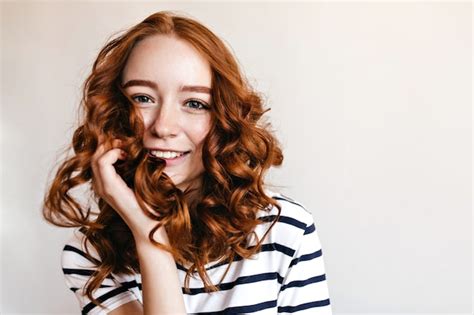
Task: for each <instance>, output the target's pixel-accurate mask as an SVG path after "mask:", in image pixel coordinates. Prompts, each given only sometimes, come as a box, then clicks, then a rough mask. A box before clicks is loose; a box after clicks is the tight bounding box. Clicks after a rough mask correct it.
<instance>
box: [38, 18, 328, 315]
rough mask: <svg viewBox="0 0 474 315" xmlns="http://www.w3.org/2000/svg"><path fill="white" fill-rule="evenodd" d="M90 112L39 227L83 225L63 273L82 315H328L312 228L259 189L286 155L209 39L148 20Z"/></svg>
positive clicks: (96, 87) (87, 93)
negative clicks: (84, 191)
mask: <svg viewBox="0 0 474 315" xmlns="http://www.w3.org/2000/svg"><path fill="white" fill-rule="evenodd" d="M81 105H82V108H83V110H84V116H83V118H82V121H81V123H80V125H79V127H78V128H77V130H76V131H75V133H74V136H73V139H72V146H73V148H74V152H75V153H74V156H73V157H71V158H69V159H67V160H65V161H64V162H63V163H62V164H61V165H60V167H59V170H58V172H57V174H56V177H55V178H54V180H53V181H52V183H51V186H50V188H49V191H48V193H47V195H46V196H45V207H44V217H45V218H46V219H47V220H48V221H50V222H52V223H53V224H56V225H58V226H63V227H77V229H75V230H74V231H73V233H72V236H71V238H70V239H69V240H68V241H67V244H66V245H65V247H64V249H63V252H62V253H63V254H62V267H63V272H64V275H65V279H66V283H67V285H68V287H69V288H70V289H71V290H72V291H73V292H74V294H75V296H76V297H77V298H78V300H79V303H80V307H81V309H82V313H83V314H167V313H173V314H185V313H193V314H194V313H199V314H210V313H229V314H230V313H234V314H235V313H260V314H274V313H277V312H278V313H294V312H297V313H305V312H306V313H308V314H331V305H330V302H329V293H328V287H327V282H326V276H325V268H324V262H323V257H322V251H321V244H320V241H319V238H318V236H317V233H316V230H315V226H314V222H313V217H312V215H311V214H310V213H309V212H308V211H307V210H305V208H304V207H303V206H301V205H300V204H299V203H298V202H295V201H293V200H291V199H290V198H288V197H285V196H283V195H281V194H278V193H275V192H272V191H271V190H269V189H268V188H266V187H264V175H265V173H266V171H267V170H268V169H269V168H270V167H271V166H278V165H281V163H282V160H283V155H282V152H281V149H280V147H279V145H278V142H277V141H276V139H275V138H274V136H273V135H272V133H271V131H270V130H269V128H270V125H269V124H264V123H262V119H261V117H262V115H263V114H264V113H265V112H266V110H264V109H263V104H262V99H261V97H260V96H259V94H258V93H257V92H255V91H253V90H252V88H251V87H250V86H249V84H248V83H247V82H246V81H245V80H244V78H243V76H242V74H241V72H240V70H239V68H238V65H237V63H236V61H235V59H234V57H233V56H232V54H231V53H230V51H229V49H228V48H227V47H226V46H225V45H224V44H223V42H222V41H221V40H220V39H219V38H218V37H216V35H214V34H213V33H212V32H211V31H210V30H209V29H207V28H206V27H205V26H203V25H202V24H200V23H198V22H197V21H195V20H193V19H190V18H187V17H184V16H180V15H177V14H174V13H171V12H158V13H155V14H153V15H151V16H149V17H148V18H146V19H145V20H144V21H143V22H141V23H139V24H138V25H136V26H134V27H132V28H131V29H130V30H128V31H126V32H124V34H122V35H120V36H118V37H116V38H115V39H112V40H111V41H110V42H109V43H108V44H107V45H106V46H105V47H104V48H103V49H102V50H101V51H100V53H99V55H98V57H97V60H96V61H95V63H94V65H93V69H92V73H91V74H90V76H89V77H88V78H87V80H86V82H85V85H84V94H83V99H82V102H81ZM83 184H84V185H88V184H90V186H89V187H90V189H91V191H92V193H93V194H92V196H91V197H92V200H93V201H95V202H97V205H98V210H99V211H96V212H94V211H93V210H94V209H93V207H90V206H85V205H83V204H81V203H80V202H79V201H77V200H76V199H74V198H73V197H72V196H71V194H70V191H71V189H73V188H75V187H77V186H80V185H83Z"/></svg>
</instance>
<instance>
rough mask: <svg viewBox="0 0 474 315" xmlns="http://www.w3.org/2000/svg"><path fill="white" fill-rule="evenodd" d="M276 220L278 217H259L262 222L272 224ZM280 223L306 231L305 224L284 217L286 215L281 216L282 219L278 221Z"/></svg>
mask: <svg viewBox="0 0 474 315" xmlns="http://www.w3.org/2000/svg"><path fill="white" fill-rule="evenodd" d="M275 218H276V215H267V216H262V217H259V218H258V219H259V220H260V221H262V222H272V221H273V220H275ZM278 222H282V223H286V224H289V225H292V226H294V227H297V228H298V229H301V230H304V229H305V228H306V224H305V223H303V222H301V221H298V220H296V219H294V218H291V217H287V216H284V215H281V216H280V218H279V219H278Z"/></svg>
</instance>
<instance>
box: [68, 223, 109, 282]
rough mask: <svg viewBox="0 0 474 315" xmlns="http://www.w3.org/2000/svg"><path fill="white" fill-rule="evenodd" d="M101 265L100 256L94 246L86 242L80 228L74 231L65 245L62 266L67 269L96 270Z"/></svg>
mask: <svg viewBox="0 0 474 315" xmlns="http://www.w3.org/2000/svg"><path fill="white" fill-rule="evenodd" d="M99 263H100V256H99V254H98V253H97V251H96V250H95V248H94V247H93V246H91V245H90V244H89V243H88V242H86V236H85V234H84V233H83V232H82V230H81V229H80V228H78V229H74V230H73V231H72V232H71V234H70V236H69V238H68V239H67V240H66V242H65V243H64V247H63V249H62V255H61V265H62V267H63V271H65V273H66V272H67V271H68V270H64V269H65V268H66V269H68V268H74V267H76V268H77V267H79V268H94V267H97V264H99Z"/></svg>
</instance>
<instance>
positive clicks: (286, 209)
mask: <svg viewBox="0 0 474 315" xmlns="http://www.w3.org/2000/svg"><path fill="white" fill-rule="evenodd" d="M265 193H266V194H267V196H269V197H271V198H272V199H273V200H275V201H276V202H277V204H278V205H279V206H280V209H281V211H280V216H279V217H278V220H277V221H276V222H275V224H274V225H273V227H272V228H271V230H270V231H269V235H268V239H267V242H269V243H276V244H280V245H284V246H285V247H288V248H291V249H293V250H294V249H295V247H298V244H299V243H300V242H301V240H302V238H303V236H304V235H306V234H309V233H312V232H314V231H315V225H314V219H313V215H312V214H311V212H309V211H308V210H307V208H306V207H305V206H304V205H303V204H302V203H301V202H298V201H296V200H294V199H293V198H290V197H288V196H285V195H283V194H281V193H277V192H274V191H271V190H268V189H266V190H265ZM278 212H279V209H278V208H277V207H276V206H273V207H272V208H271V209H269V211H266V210H260V211H259V213H258V215H257V216H258V218H259V219H260V221H262V224H259V225H258V227H257V228H256V231H257V233H258V235H259V236H263V235H264V233H265V232H266V231H267V230H268V229H269V228H270V224H271V223H272V222H273V221H274V220H275V219H276V217H277V215H278Z"/></svg>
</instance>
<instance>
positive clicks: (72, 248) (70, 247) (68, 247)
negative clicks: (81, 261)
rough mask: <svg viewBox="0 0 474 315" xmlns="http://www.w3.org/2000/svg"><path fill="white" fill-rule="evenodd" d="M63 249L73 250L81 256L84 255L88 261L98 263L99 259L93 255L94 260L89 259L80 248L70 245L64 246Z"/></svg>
mask: <svg viewBox="0 0 474 315" xmlns="http://www.w3.org/2000/svg"><path fill="white" fill-rule="evenodd" d="M63 251H70V252H75V253H77V254H79V255H81V256H82V257H84V258H85V259H87V260H88V261H90V262H91V263H94V264H100V261H99V260H97V259H95V258H94V257H92V258H93V259H94V260H91V259H90V258H89V257H87V254H86V253H84V252H83V251H82V250H80V249H78V248H76V247H73V246H71V245H66V246H64V248H63Z"/></svg>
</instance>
